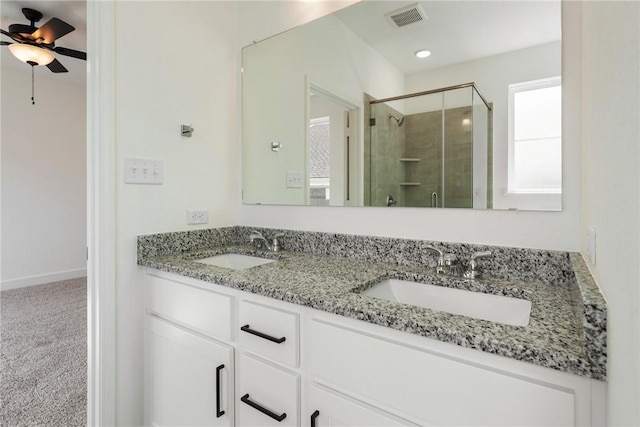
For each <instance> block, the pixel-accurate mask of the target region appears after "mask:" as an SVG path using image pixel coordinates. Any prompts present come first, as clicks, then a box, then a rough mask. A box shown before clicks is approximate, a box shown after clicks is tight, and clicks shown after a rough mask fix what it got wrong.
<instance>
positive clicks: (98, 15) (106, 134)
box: [87, 0, 116, 426]
mask: <svg viewBox="0 0 640 427" xmlns="http://www.w3.org/2000/svg"><path fill="white" fill-rule="evenodd" d="M114 28H115V2H114V1H94V0H88V1H87V52H88V55H87V362H88V363H87V425H89V426H102V425H115V424H116V411H115V390H116V389H115V386H116V363H115V362H116V352H115V348H116V335H115V320H116V299H115V296H116V276H115V273H116V250H115V248H116V233H115V231H116V209H115V205H116V204H115V202H116V197H115V195H116V187H115V184H116V181H115V170H116V168H115V166H116V163H115V54H114V51H115V31H114Z"/></svg>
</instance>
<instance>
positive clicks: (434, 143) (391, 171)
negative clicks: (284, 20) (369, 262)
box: [242, 1, 562, 210]
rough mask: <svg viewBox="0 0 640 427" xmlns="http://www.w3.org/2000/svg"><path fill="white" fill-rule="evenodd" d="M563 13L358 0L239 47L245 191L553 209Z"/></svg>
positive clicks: (317, 198) (545, 5) (554, 5)
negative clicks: (335, 10) (241, 47)
mask: <svg viewBox="0 0 640 427" xmlns="http://www.w3.org/2000/svg"><path fill="white" fill-rule="evenodd" d="M560 19H561V12H560V1H545V2H539V1H531V2H529V1H518V2H513V1H489V2H485V1H477V2H456V1H442V2H439V1H427V2H398V1H363V2H360V3H357V4H355V5H352V6H350V7H347V8H345V9H342V10H340V11H338V12H335V13H333V14H331V15H328V16H325V17H323V18H320V19H318V20H316V21H313V22H310V23H308V24H305V25H303V26H300V27H297V28H294V29H292V30H290V31H287V32H284V33H281V34H278V35H276V36H273V37H271V38H268V39H266V40H263V41H261V42H257V43H254V44H252V45H250V46H247V47H245V48H244V49H243V51H242V59H243V64H242V65H243V202H244V203H246V204H278V205H312V206H384V207H430V208H474V209H520V210H560V209H561V200H562V182H561V176H562V158H561V152H562V150H561V147H562V145H561V144H562V141H561V123H562V121H561V82H560V75H561V29H560V27H561V22H560ZM422 50H429V51H430V53H431V54H430V55H428V56H427V57H423V58H419V57H418V55H417V53H418V52H419V51H422ZM422 56H424V54H423V55H422Z"/></svg>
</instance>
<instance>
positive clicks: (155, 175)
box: [124, 157, 164, 185]
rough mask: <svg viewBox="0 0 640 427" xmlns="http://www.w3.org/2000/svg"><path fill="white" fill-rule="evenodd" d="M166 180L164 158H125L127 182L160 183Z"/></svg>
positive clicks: (125, 178)
mask: <svg viewBox="0 0 640 427" xmlns="http://www.w3.org/2000/svg"><path fill="white" fill-rule="evenodd" d="M163 181H164V164H163V161H162V160H151V159H138V158H129V157H127V158H125V159H124V182H125V184H151V185H160V184H162V182H163Z"/></svg>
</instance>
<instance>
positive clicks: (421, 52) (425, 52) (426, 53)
mask: <svg viewBox="0 0 640 427" xmlns="http://www.w3.org/2000/svg"><path fill="white" fill-rule="evenodd" d="M429 55H431V51H429V50H426V49H422V50H419V51H417V52H416V56H417V57H418V58H426V57H427V56H429Z"/></svg>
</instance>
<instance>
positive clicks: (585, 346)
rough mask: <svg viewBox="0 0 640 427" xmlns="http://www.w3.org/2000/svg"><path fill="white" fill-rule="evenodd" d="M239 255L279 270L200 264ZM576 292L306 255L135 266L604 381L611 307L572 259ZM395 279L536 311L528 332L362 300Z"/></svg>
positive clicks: (203, 252)
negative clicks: (510, 300)
mask: <svg viewBox="0 0 640 427" xmlns="http://www.w3.org/2000/svg"><path fill="white" fill-rule="evenodd" d="M222 253H239V254H247V255H254V256H259V257H263V258H271V259H277V260H278V262H274V263H270V264H265V265H261V266H258V267H253V268H249V269H245V270H230V269H226V268H221V267H216V266H211V265H205V264H202V263H198V262H195V261H196V260H198V259H202V258H206V257H210V256H213V255H218V254H222ZM569 258H570V262H571V265H572V267H573V270H574V273H575V276H576V279H575V283H574V284H573V285H563V286H559V285H556V284H550V283H543V282H538V281H531V280H527V281H524V280H522V279H517V278H494V277H488V276H487V277H486V278H480V279H475V280H468V279H464V278H460V277H450V276H442V275H435V274H434V272H433V269H432V268H418V267H415V266H408V265H398V264H395V263H389V262H381V261H372V260H367V259H358V258H354V257H344V256H335V255H322V254H311V253H306V252H294V251H281V252H277V253H273V252H266V251H259V250H256V249H255V248H253V247H251V246H243V245H221V246H215V247H210V248H207V249H197V250H187V251H178V252H174V253H170V254H144V255H142V256H139V258H138V264H140V265H142V266H146V267H150V268H154V269H158V270H161V271H166V272H170V273H175V274H179V275H182V276H187V277H192V278H195V279H199V280H203V281H205V282H211V283H215V284H219V285H223V286H227V287H229V288H234V289H239V290H242V291H247V292H251V293H254V294H258V295H263V296H267V297H271V298H275V299H278V300H282V301H286V302H289V303H293V304H298V305H302V306H305V307H311V308H314V309H317V310H323V311H326V312H330V313H334V314H338V315H341V316H345V317H350V318H353V319H358V320H363V321H366V322H370V323H373V324H377V325H381V326H385V327H389V328H393V329H397V330H401V331H405V332H409V333H413V334H417V335H421V336H425V337H429V338H434V339H438V340H440V341H444V342H449V343H453V344H457V345H460V346H463V347H469V348H474V349H477V350H481V351H485V352H488V353H493V354H497V355H500V356H505V357H509V358H513V359H517V360H521V361H525V362H529V363H533V364H535V365H539V366H544V367H547V368H551V369H556V370H559V371H565V372H570V373H573V374H577V375H581V376H585V377H590V378H595V379H599V380H606V348H605V347H604V346H605V345H606V344H605V343H606V335H605V334H606V307H604V300H603V299H602V297H601V295H600V294H599V291H598V290H597V286H596V285H595V282H593V279H592V278H591V276H590V275H589V273H588V271H587V269H586V266H585V264H584V261H583V260H582V257H581V256H580V255H579V254H569ZM386 278H396V279H404V280H412V281H417V282H423V283H431V284H435V285H441V286H447V287H454V288H460V289H468V290H474V291H479V292H485V293H491V294H497V295H505V296H512V297H517V298H523V299H527V300H529V301H531V303H532V308H531V316H530V320H529V324H528V325H527V326H510V325H506V324H501V323H495V322H490V321H486V320H479V319H474V318H470V317H466V316H460V315H454V314H449V313H446V312H441V311H435V310H430V309H426V308H420V307H416V306H411V305H405V304H398V303H393V302H390V301H386V300H382V299H377V298H372V297H367V296H362V295H359V294H358V292H361V291H362V290H365V289H367V288H368V287H370V286H372V285H374V284H376V283H378V282H380V281H382V280H384V279H386Z"/></svg>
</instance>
